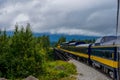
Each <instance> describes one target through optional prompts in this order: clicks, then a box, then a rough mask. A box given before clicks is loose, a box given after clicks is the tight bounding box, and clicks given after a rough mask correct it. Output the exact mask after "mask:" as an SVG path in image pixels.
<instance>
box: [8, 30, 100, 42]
mask: <svg viewBox="0 0 120 80" xmlns="http://www.w3.org/2000/svg"><path fill="white" fill-rule="evenodd" d="M7 35H9V36H12V35H13V31H7ZM33 35H34V36H36V37H39V36H42V35H48V36H49V37H50V41H51V42H57V41H58V40H59V38H60V37H61V36H65V37H66V39H67V41H70V40H73V39H75V40H85V39H89V40H90V39H97V38H99V36H85V35H67V34H51V33H35V32H33Z"/></svg>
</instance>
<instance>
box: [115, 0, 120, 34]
mask: <svg viewBox="0 0 120 80" xmlns="http://www.w3.org/2000/svg"><path fill="white" fill-rule="evenodd" d="M119 3H120V1H119V0H117V23H116V36H118V31H119V30H118V29H119V8H120V6H119Z"/></svg>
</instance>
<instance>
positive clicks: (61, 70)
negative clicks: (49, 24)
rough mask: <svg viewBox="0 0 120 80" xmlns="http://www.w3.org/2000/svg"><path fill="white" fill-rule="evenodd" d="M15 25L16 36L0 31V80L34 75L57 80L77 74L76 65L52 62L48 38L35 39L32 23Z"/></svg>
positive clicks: (12, 79) (43, 79) (41, 79)
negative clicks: (0, 78) (21, 25)
mask: <svg viewBox="0 0 120 80" xmlns="http://www.w3.org/2000/svg"><path fill="white" fill-rule="evenodd" d="M19 27H20V26H18V25H16V26H15V31H14V34H13V36H7V34H6V31H0V77H4V78H7V79H11V80H14V79H15V80H16V79H24V78H26V77H27V76H29V75H33V76H35V77H36V78H39V79H40V80H58V79H61V78H63V77H68V76H69V75H70V74H74V73H75V72H76V70H75V66H74V65H73V64H69V63H67V62H63V61H55V62H50V61H53V50H52V49H50V40H49V36H45V35H43V36H41V37H34V36H33V34H32V31H31V29H30V24H27V26H26V28H24V27H22V28H20V29H19Z"/></svg>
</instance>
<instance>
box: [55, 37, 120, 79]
mask: <svg viewBox="0 0 120 80" xmlns="http://www.w3.org/2000/svg"><path fill="white" fill-rule="evenodd" d="M57 49H58V50H60V51H62V52H64V54H66V55H68V56H70V57H73V58H75V59H77V60H79V61H83V62H85V63H86V64H89V65H91V66H92V67H94V68H97V69H99V70H101V71H102V72H104V73H106V74H108V75H109V76H110V77H111V78H112V79H113V80H120V39H119V37H116V36H104V37H101V38H99V39H97V40H96V41H95V43H90V44H86V43H85V42H79V41H70V42H63V43H61V44H60V45H58V47H57Z"/></svg>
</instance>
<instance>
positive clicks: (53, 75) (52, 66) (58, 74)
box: [39, 61, 76, 80]
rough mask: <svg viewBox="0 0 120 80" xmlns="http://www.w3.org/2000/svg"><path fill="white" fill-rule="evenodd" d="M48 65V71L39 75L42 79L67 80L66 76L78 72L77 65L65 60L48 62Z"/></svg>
mask: <svg viewBox="0 0 120 80" xmlns="http://www.w3.org/2000/svg"><path fill="white" fill-rule="evenodd" d="M46 67H47V68H46V73H45V74H44V75H42V76H40V77H39V79H40V80H65V77H69V76H71V75H72V74H76V67H75V65H73V64H72V63H68V62H64V61H54V62H48V64H46ZM66 79H67V78H66Z"/></svg>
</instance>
